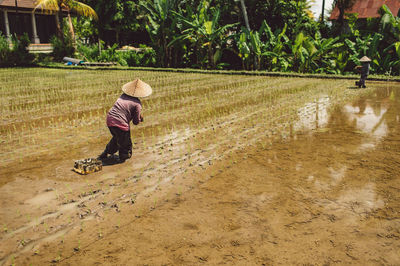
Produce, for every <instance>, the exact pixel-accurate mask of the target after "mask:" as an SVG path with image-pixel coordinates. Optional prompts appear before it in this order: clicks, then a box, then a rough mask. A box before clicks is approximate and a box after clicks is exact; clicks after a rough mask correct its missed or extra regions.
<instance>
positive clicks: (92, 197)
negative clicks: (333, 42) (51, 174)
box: [0, 83, 400, 265]
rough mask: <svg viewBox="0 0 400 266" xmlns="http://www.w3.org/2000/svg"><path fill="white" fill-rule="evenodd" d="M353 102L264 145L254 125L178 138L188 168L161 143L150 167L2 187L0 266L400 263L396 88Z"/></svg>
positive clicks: (310, 116) (309, 114)
mask: <svg viewBox="0 0 400 266" xmlns="http://www.w3.org/2000/svg"><path fill="white" fill-rule="evenodd" d="M360 95H361V97H356V98H355V100H352V101H344V102H343V103H341V104H339V105H335V106H331V105H330V103H329V102H330V101H329V98H328V97H326V96H321V97H320V98H319V99H318V100H316V101H313V102H311V103H305V104H303V105H302V106H301V107H299V108H297V110H296V111H297V119H296V120H295V121H294V123H291V124H290V125H288V126H287V127H284V130H282V132H280V133H279V138H275V139H274V140H273V141H271V136H270V135H269V134H266V133H265V132H264V136H262V134H261V133H262V132H259V131H257V130H256V128H257V125H255V126H254V127H249V128H248V130H247V131H245V130H244V129H242V128H241V129H240V130H238V131H237V132H236V131H235V128H231V129H230V130H232V133H235V134H236V133H238V132H244V135H243V136H242V137H241V138H240V139H239V138H238V142H237V143H232V142H231V143H224V142H223V141H221V142H218V145H214V146H211V148H210V149H201V146H202V144H204V143H203V142H201V139H195V136H196V133H195V134H193V135H190V133H188V135H189V137H190V138H193V139H195V142H193V143H192V145H193V146H192V147H191V150H190V153H189V152H187V153H186V156H180V154H181V153H180V152H179V151H176V150H174V149H176V148H177V147H180V143H179V139H177V138H174V136H171V138H172V139H174V141H172V142H171V141H166V143H168V146H167V145H164V146H162V147H163V148H160V150H159V153H161V155H162V157H165V158H167V159H166V160H165V161H162V162H161V161H159V163H147V162H151V158H152V156H154V155H146V156H148V157H147V158H146V157H144V158H141V161H136V162H135V163H131V164H126V165H124V167H121V166H120V165H113V166H108V167H105V168H104V169H103V171H102V172H98V173H94V174H93V175H92V176H91V177H92V179H86V178H85V179H83V180H81V182H76V181H75V182H74V181H73V177H72V175H73V174H72V173H69V174H67V173H64V175H63V177H64V179H63V180H55V179H45V178H40V179H38V180H30V181H27V180H24V179H22V178H21V179H18V178H17V179H16V180H15V181H13V182H12V183H9V184H6V185H4V186H3V187H2V188H1V189H3V190H7V191H8V193H10V194H11V192H14V193H16V195H15V196H14V198H9V199H8V201H6V200H5V199H2V212H3V214H5V215H7V218H2V219H3V221H2V222H3V224H4V225H3V228H2V233H1V235H0V259H1V263H3V264H5V265H7V264H11V263H16V264H17V265H29V264H33V265H36V264H39V263H45V264H51V263H54V264H55V263H57V264H61V265H93V264H105V265H129V264H130V265H132V264H135V265H138V264H139V265H141V264H143V265H180V264H184V265H198V264H210V265H214V264H235V265H236V264H238V265H254V264H255V265H257V264H258V265H276V264H283V265H287V264H318V265H320V264H324V265H325V264H326V265H329V264H358V265H366V264H368V265H371V264H372V265H374V264H376V265H378V264H379V265H381V264H389V265H397V264H400V253H399V250H400V241H399V240H400V193H399V192H400V176H399V173H400V163H399V162H400V152H399V151H400V104H399V103H400V86H399V85H396V84H393V83H388V84H386V83H374V89H371V91H370V92H369V93H366V94H361V93H360ZM229 123H230V122H229ZM232 123H233V122H232ZM212 130H213V131H218V130H222V129H218V126H217V125H216V126H215V129H214V128H213V129H212ZM238 134H239V133H238ZM260 134H261V135H260ZM256 137H257V138H256ZM246 138H247V139H248V145H240V142H239V140H243V139H246ZM253 139H256V141H254V142H252V140H253ZM196 143H200V144H196ZM171 144H173V146H171ZM172 147H173V148H174V149H173V148H172ZM184 150H185V151H186V150H187V147H184ZM227 151H229V152H227ZM221 154H224V156H220V155H221ZM174 155H175V156H174ZM64 163H65V164H66V163H67V162H64ZM132 173H135V174H132ZM69 175H71V176H70V177H69ZM94 181H95V182H94ZM10 191H11V192H10ZM24 193H25V194H24ZM32 194H35V195H34V196H32ZM24 195H26V196H24ZM13 201H15V202H18V205H16V204H12V202H13ZM37 206H40V207H37ZM34 208H39V209H34ZM38 213H41V214H42V215H38ZM3 217H4V216H3ZM10 221H15V224H16V226H12V225H10Z"/></svg>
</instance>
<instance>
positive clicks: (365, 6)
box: [329, 0, 400, 20]
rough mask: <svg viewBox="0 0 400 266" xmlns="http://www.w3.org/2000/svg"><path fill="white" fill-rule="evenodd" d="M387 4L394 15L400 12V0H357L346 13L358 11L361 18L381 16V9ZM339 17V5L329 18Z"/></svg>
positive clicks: (335, 18)
mask: <svg viewBox="0 0 400 266" xmlns="http://www.w3.org/2000/svg"><path fill="white" fill-rule="evenodd" d="M383 5H387V6H388V8H389V9H390V11H391V12H392V14H393V15H394V16H397V15H398V14H399V9H400V0H357V1H356V2H355V3H354V5H353V7H352V8H350V9H348V10H346V11H345V13H357V14H358V18H359V19H366V18H377V17H380V14H379V9H380V8H381V7H382V6H383ZM338 18H339V9H338V8H337V6H336V7H335V8H334V9H333V10H332V13H331V15H330V17H329V20H337V19H338Z"/></svg>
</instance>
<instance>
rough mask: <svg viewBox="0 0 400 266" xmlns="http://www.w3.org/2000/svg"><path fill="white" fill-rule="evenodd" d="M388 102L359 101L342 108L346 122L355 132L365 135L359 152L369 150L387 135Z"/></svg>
mask: <svg viewBox="0 0 400 266" xmlns="http://www.w3.org/2000/svg"><path fill="white" fill-rule="evenodd" d="M389 105H390V102H388V101H377V100H370V99H360V100H359V101H357V103H356V104H353V105H350V104H347V105H345V106H344V112H345V113H346V114H347V116H348V121H349V122H350V123H352V124H353V125H354V127H355V129H356V131H358V132H360V133H364V134H366V138H365V140H364V142H363V143H362V144H361V145H360V147H359V149H360V150H365V149H371V148H374V147H375V146H376V144H377V143H378V142H379V141H380V140H381V139H382V138H383V137H385V136H387V134H388V126H387V123H386V120H385V116H386V113H387V111H388V108H389Z"/></svg>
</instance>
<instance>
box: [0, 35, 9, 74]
mask: <svg viewBox="0 0 400 266" xmlns="http://www.w3.org/2000/svg"><path fill="white" fill-rule="evenodd" d="M10 55H11V49H10V46H9V44H8V39H7V37H5V36H4V35H3V34H1V33H0V66H7V65H8V64H9V60H10Z"/></svg>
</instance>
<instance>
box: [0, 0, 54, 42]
mask: <svg viewBox="0 0 400 266" xmlns="http://www.w3.org/2000/svg"><path fill="white" fill-rule="evenodd" d="M35 2H36V1H35V0H0V31H1V32H2V33H3V35H5V36H7V37H8V38H11V35H12V34H17V35H22V34H23V33H25V32H26V33H27V34H28V36H29V38H30V39H31V42H32V44H40V43H49V42H50V38H51V36H53V35H56V32H57V26H56V25H57V24H56V19H57V15H54V14H50V12H48V11H49V10H42V9H41V8H38V9H36V10H35V12H33V11H34V8H35V6H36V5H35ZM16 3H17V6H16V5H15V4H16ZM46 11H47V12H46Z"/></svg>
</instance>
